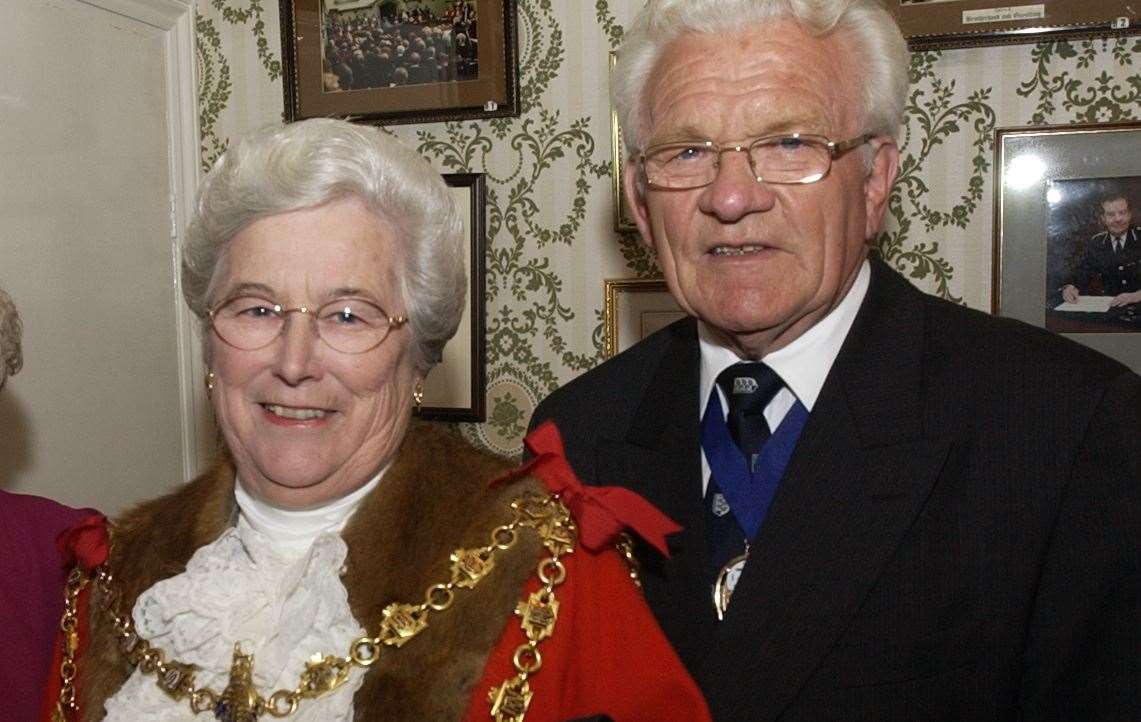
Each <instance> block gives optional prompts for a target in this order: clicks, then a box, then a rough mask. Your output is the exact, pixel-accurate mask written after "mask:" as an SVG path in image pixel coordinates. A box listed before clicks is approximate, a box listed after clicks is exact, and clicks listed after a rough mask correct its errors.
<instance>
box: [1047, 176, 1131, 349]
mask: <svg viewBox="0 0 1141 722" xmlns="http://www.w3.org/2000/svg"><path fill="white" fill-rule="evenodd" d="M1138 203H1141V176H1127V177H1120V178H1075V179H1065V180H1054V181H1050V182H1049V183H1047V185H1046V205H1047V223H1046V288H1045V303H1046V324H1045V325H1046V328H1048V329H1050V330H1051V331H1057V332H1064V333H1096V332H1102V333H1114V332H1137V331H1141V227H1139V224H1138V222H1139V221H1141V217H1138V215H1137V212H1136V209H1137V207H1138Z"/></svg>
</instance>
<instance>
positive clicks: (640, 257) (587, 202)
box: [196, 0, 1141, 455]
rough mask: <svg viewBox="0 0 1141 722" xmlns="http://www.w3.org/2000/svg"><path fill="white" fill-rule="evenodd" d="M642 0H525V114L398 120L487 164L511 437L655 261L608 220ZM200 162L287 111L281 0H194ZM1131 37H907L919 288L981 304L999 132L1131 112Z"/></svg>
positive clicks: (421, 143)
mask: <svg viewBox="0 0 1141 722" xmlns="http://www.w3.org/2000/svg"><path fill="white" fill-rule="evenodd" d="M640 5H641V2H640V0H594V2H586V1H585V0H519V16H518V17H519V55H520V77H521V90H522V93H521V95H522V114H521V115H520V117H518V118H509V119H495V120H489V121H479V122H477V121H463V122H455V123H434V124H423V125H398V126H391V128H390V129H391V131H392V132H393V133H394V134H396V135H397V136H399V137H400V138H401V139H403V140H404V141H405V142H407V143H409V144H411V145H413V146H415V147H416V148H417V149H418V150H419V152H420V153H421V154H423V155H424V156H425V157H426V158H428V159H429V160H430V161H431V162H432V163H433V164H434V165H435V166H436V167H437V168H439V169H440V171H441V172H479V173H486V174H487V180H488V198H487V201H488V208H487V233H488V245H487V258H486V264H487V297H486V313H487V371H488V388H487V393H488V397H487V412H488V421H487V423H484V424H465V425H463V428H462V431H463V434H464V435H465V436H466V437H468V438H469V439H470V440H472V441H474V442H475V443H477V444H480V445H483V446H485V447H487V448H489V449H491V450H493V451H495V452H497V453H500V454H504V455H511V454H516V453H518V451H519V449H520V439H521V438H522V435H523V432H524V430H525V427H526V424H527V420H528V418H529V417H530V414H531V410H532V409H533V408H534V405H535V404H536V403H537V401H538V400H539V399H541V398H542V397H543V396H544V395H546V394H547V393H548V392H549V391H550V390H552V389H553V388H555V387H556V386H557V385H559V384H560V383H564V382H566V381H568V380H569V379H571V378H573V377H574V376H576V375H578V374H579V373H581V372H583V371H585V370H586V369H589V368H590V367H592V366H594V365H595V364H597V363H599V361H600V360H601V348H602V305H603V279H605V278H621V277H634V276H648V275H653V274H654V271H655V269H654V264H653V260H652V259H651V258H650V257H649V256H647V255H646V254H645V253H644V252H643V251H642V250H641V249H640V246H638V244H637V242H636V239H635V238H634V237H633V236H631V235H628V234H620V233H617V232H616V231H615V230H614V220H613V218H614V209H613V206H612V195H611V182H612V179H611V171H610V103H609V99H608V95H607V93H608V87H607V82H608V81H607V78H608V59H607V54H608V52H609V51H610V50H611V49H613V48H615V47H616V46H617V45H618V43H619V41H620V40H621V38H622V28H623V26H624V25H625V24H626V23H628V22H629V20H630V19H631V17H632V15H633V13H634V12H635V10H636V9H637V8H638V7H639V6H640ZM197 10H198V18H197V25H196V27H197V38H198V72H199V78H198V79H199V98H200V109H199V113H200V125H201V136H202V146H201V152H202V166H203V168H206V167H209V164H210V162H211V161H212V160H213V159H214V158H215V157H217V155H218V154H219V153H220V152H221V151H222V150H224V149H225V147H226V144H227V142H228V140H229V139H230V138H233V137H236V136H238V135H241V134H242V133H243V132H245V131H247V130H249V129H251V128H254V127H258V126H261V125H265V124H267V123H275V122H281V117H282V89H281V82H282V78H281V47H280V40H279V38H280V29H279V28H280V26H279V18H278V8H277V3H276V2H275V0H198V7H197ZM1138 51H1141V37H1125V38H1116V39H1112V40H1105V41H1101V40H1096V41H1084V42H1072V43H1069V42H1055V43H1044V44H1041V45H1036V46H1035V45H1017V46H1004V47H993V48H981V49H971V50H946V51H941V52H921V53H915V54H914V55H913V57H912V67H911V82H912V89H911V93H910V95H909V98H908V107H907V111H908V121H907V126H906V128H905V129H904V133H903V136H902V149H903V160H902V172H901V175H900V181H899V184H898V186H897V189H896V192H895V193H894V195H893V196H892V199H891V205H890V219H889V223H888V227H887V231H886V232H885V233H884V235H883V236H882V237H881V239H880V241H879V244H880V248H881V251H882V253H883V255H884V257H885V258H886V259H887V260H888V261H889V262H890V263H891V264H892V265H894V266H895V267H896V268H898V269H900V270H901V271H902V272H904V273H905V274H906V275H907V276H908V277H910V278H911V279H912V281H913V282H914V283H915V284H916V285H917V286H919V287H920V288H922V289H924V290H926V291H929V292H931V293H935V294H939V295H941V296H944V297H946V298H949V299H952V300H954V301H957V302H960V303H964V304H966V305H968V306H971V307H975V308H980V309H988V308H989V307H990V274H991V253H992V247H991V235H992V226H991V224H992V219H993V192H994V189H993V167H992V166H993V158H994V149H993V130H994V129H995V128H996V127H1009V126H1019V125H1030V124H1042V123H1048V124H1063V123H1076V122H1107V121H1116V120H1129V119H1137V118H1141V73H1139V72H1138V69H1137V68H1136V67H1134V65H1133V57H1134V55H1135V54H1137V53H1138Z"/></svg>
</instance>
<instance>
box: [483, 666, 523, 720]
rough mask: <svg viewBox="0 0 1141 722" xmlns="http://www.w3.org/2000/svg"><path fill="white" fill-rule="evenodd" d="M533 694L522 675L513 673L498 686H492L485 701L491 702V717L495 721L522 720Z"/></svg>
mask: <svg viewBox="0 0 1141 722" xmlns="http://www.w3.org/2000/svg"><path fill="white" fill-rule="evenodd" d="M534 694H535V693H534V692H532V691H531V685H530V684H528V683H527V677H526V676H524V675H515V676H514V677H512V678H511V679H509V680H507V681H505V682H504V683H503V684H501V685H499V686H498V687H493V688H492V689H490V690H489V691H488V693H487V701H488V702H490V703H491V718H492V719H494V720H495V722H523V718H524V717H526V715H527V708H528V707H530V706H531V698H532V697H534Z"/></svg>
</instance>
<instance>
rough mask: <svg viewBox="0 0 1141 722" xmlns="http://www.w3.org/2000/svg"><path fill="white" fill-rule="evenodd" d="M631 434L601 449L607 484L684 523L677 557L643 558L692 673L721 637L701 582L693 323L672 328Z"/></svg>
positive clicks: (651, 588)
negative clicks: (716, 636)
mask: <svg viewBox="0 0 1141 722" xmlns="http://www.w3.org/2000/svg"><path fill="white" fill-rule="evenodd" d="M668 332H669V333H671V334H672V335H673V338H672V339H671V340H670V341H669V342H668V343H667V344H666V345H665V347H664V349H663V353H662V354H661V356H660V361H659V363H658V366H657V368H656V369H654V370H653V371H652V372H651V373H652V375H651V378H650V382H649V384H648V385H647V387H646V391H645V393H644V395H643V397H642V399H641V400H640V401H639V402H638V405H637V411H636V412H635V414H634V416H633V418H632V421H631V423H630V426H629V428H628V429H627V430H626V435H625V436H624V437H622V438H618V439H604V440H602V441H600V443H599V445H598V459H597V468H598V469H599V470H600V472H599V473H600V477H601V478H600V481H601V483H603V484H615V485H621V486H626V487H628V488H630V489H632V490H634V491H636V492H637V493H639V494H640V495H642V496H643V497H645V498H646V499H647V500H648V501H650V502H651V503H653V504H654V505H655V506H657V507H658V508H659V509H661V510H662V511H663V512H664V513H665V514H666V515H668V516H669V517H670V518H671V519H673V520H674V521H676V522H677V523H678V524H680V525H681V526H682V527H683V529H682V531H681V532H679V533H677V534H674V535H672V536H670V538H669V546H670V558H669V559H664V558H662V557H660V556H659V555H658V554H657V553H656V552H653V551H651V550H649V549H648V548H645V547H643V548H642V549H641V550H640V553H639V560H640V562H641V564H642V580H643V585H644V589H645V594H646V601H647V602H648V603H649V605H650V608H651V609H653V610H654V613H655V615H656V616H657V618H658V622H659V623H660V624H661V626H662V629H663V630H664V631H665V633H666V636H667V637H668V638H669V640H670V641H671V642H672V643H673V645H674V647H675V648H676V649H677V651H678V654H679V656H680V657H681V658H682V661H683V662H685V663H686V665H687V666H689V667H691V668H692V667H693V665H694V664H696V663H697V660H698V659H699V658H700V656H701V655H702V654H704V651H705V649H706V647H707V646H708V644H709V640H710V639H711V637H712V634H713V632H714V629H713V625H714V624H715V619H714V617H713V608H712V605H711V603H710V601H709V594H708V593H707V590H705V589H704V588H703V585H702V583H701V579H702V575H703V564H704V558H705V547H704V541H703V540H704V538H705V534H704V517H703V507H702V500H701V456H700V453H701V452H700V445H699V439H698V432H697V427H698V406H699V404H698V399H697V386H698V381H697V379H698V372H699V365H700V356H699V352H698V345H697V330H696V324H695V322H694V321H693V319H687V320H685V321H683V322H680V323H678V324H674V325H673V326H671V327H670V329H669V331H668Z"/></svg>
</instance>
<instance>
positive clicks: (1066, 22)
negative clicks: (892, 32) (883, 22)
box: [885, 0, 1141, 50]
mask: <svg viewBox="0 0 1141 722" xmlns="http://www.w3.org/2000/svg"><path fill="white" fill-rule="evenodd" d="M885 6H886V7H887V9H888V11H889V12H891V14H892V15H894V16H895V19H896V21H897V22H898V23H899V27H900V28H901V29H902V30H903V36H904V37H905V38H907V46H908V47H909V48H911V49H912V50H929V49H935V50H937V49H943V48H962V47H971V46H979V45H1002V44H1010V43H1038V42H1043V41H1047V40H1064V39H1081V38H1095V37H1106V36H1109V35H1121V34H1128V33H1135V32H1137V29H1136V24H1137V22H1138V19H1139V18H1138V9H1139V8H1141V6H1139V5H1138V4H1137V3H1136V2H1134V0H1081V2H1076V1H1075V0H1040V1H1039V2H1022V3H1017V4H1014V3H1007V2H995V0H886V1H885Z"/></svg>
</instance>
